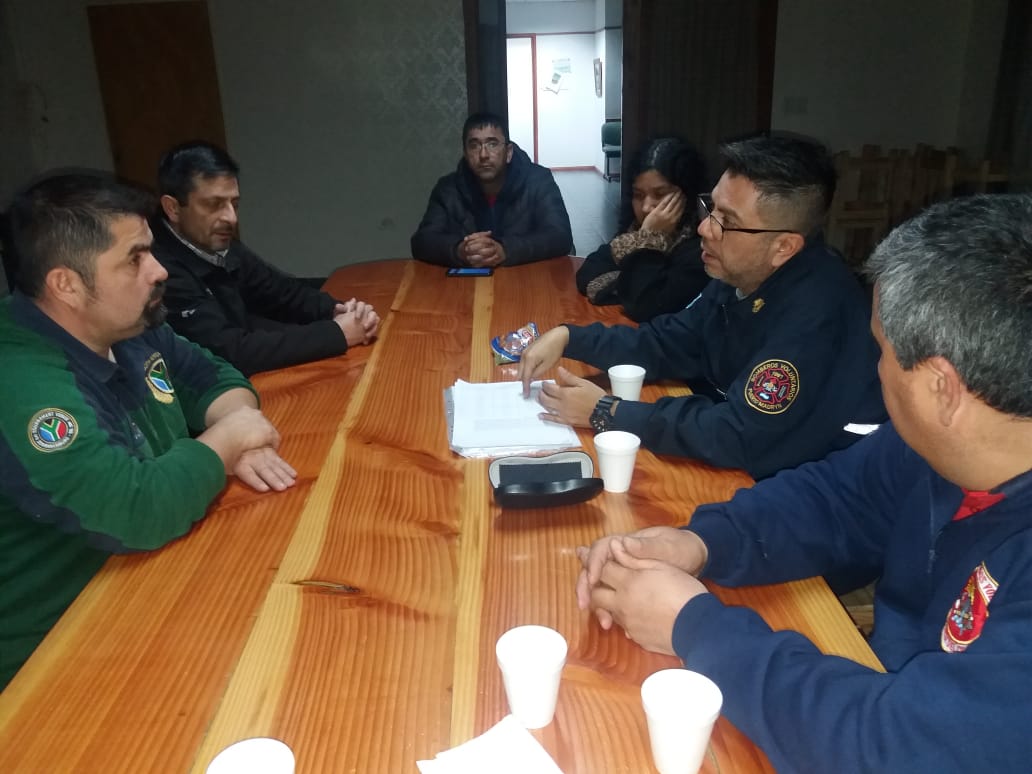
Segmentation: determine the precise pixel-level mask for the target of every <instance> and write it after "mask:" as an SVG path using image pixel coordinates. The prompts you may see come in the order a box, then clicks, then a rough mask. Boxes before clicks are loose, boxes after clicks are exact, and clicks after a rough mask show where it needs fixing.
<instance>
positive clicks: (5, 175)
mask: <svg viewBox="0 0 1032 774" xmlns="http://www.w3.org/2000/svg"><path fill="white" fill-rule="evenodd" d="M88 4H89V3H88V2H87V0H8V2H7V3H5V12H6V17H7V20H8V21H9V23H10V37H11V38H12V39H13V40H14V41H15V45H14V49H13V50H14V61H13V62H10V61H7V60H5V59H3V58H0V81H2V82H4V83H5V84H6V83H9V82H12V81H13V82H16V83H18V84H19V87H18V93H19V94H26V95H28V96H27V97H24V98H21V99H17V98H13V97H11V96H10V95H9V94H8V92H9V89H7V88H6V87H5V88H4V89H3V90H0V100H3V101H2V102H0V113H2V114H3V115H4V116H5V117H4V119H3V123H0V127H3V128H4V129H6V128H7V124H8V118H7V116H8V115H9V111H13V112H14V114H15V115H16V119H15V121H14V123H15V124H17V125H18V126H22V128H21V129H18V128H17V126H16V127H15V131H14V132H13V134H12V135H11V136H10V137H12V138H13V139H9V136H8V135H7V133H6V132H5V134H4V137H5V143H7V142H13V143H14V144H18V143H22V144H26V143H27V144H28V145H29V147H30V154H29V155H30V159H29V162H28V163H27V164H26V163H24V157H21V160H22V163H21V164H20V165H19V164H18V163H17V160H12V159H10V158H8V156H7V154H6V153H5V154H4V155H0V163H2V164H3V166H2V167H0V181H2V182H3V187H4V190H3V191H2V192H0V193H2V194H3V198H4V200H5V201H6V199H7V198H8V197H9V195H10V192H11V191H13V190H14V187H15V186H16V185H18V184H20V182H21V181H22V180H23V179H24V176H25V174H26V173H29V172H33V173H34V172H37V171H39V170H42V169H45V168H49V167H54V166H66V165H76V166H93V167H99V168H106V169H110V168H111V153H110V149H109V147H108V142H107V131H106V127H105V125H104V116H103V108H102V105H101V102H100V93H99V87H98V85H97V79H96V71H95V68H94V64H93V54H92V48H91V44H90V38H89V27H88V22H87V20H86V12H85V8H86V6H87V5H88ZM208 8H209V15H210V17H211V26H212V38H213V42H214V46H215V59H216V67H217V70H218V77H219V84H220V89H221V92H222V98H223V115H224V118H225V124H226V136H227V143H228V145H229V148H230V150H231V152H232V153H233V154H234V155H235V156H236V157H237V159H238V161H239V162H240V163H241V166H242V168H243V169H242V177H241V184H242V192H243V207H244V208H243V211H242V215H241V218H242V221H241V222H242V226H243V229H244V232H245V234H246V237H247V240H248V242H249V244H251V245H252V246H253V247H254V248H256V249H257V250H258V251H259V252H260V253H261V254H262V255H263V256H265V257H266V258H268V259H269V260H270V261H272V262H274V263H277V264H279V265H280V266H282V267H283V268H286V269H288V270H289V271H292V272H294V273H296V274H300V275H320V274H326V273H328V272H330V271H332V269H333V268H334V267H336V266H338V265H341V264H343V263H349V262H356V261H363V260H369V259H372V258H382V257H401V256H405V255H408V254H409V247H408V239H409V236H410V235H411V233H412V231H413V230H415V227H416V225H417V224H418V221H419V218H420V217H421V215H422V213H423V209H424V207H425V205H426V199H427V195H428V193H429V191H430V188H431V187H432V185H433V183H434V181H435V180H436V179H437V177H439V176H440V175H442V174H444V173H446V172H447V171H449V170H451V169H453V168H454V166H455V164H456V163H457V161H458V159H459V158H460V156H461V140H460V137H459V133H460V130H461V126H462V121H463V120H464V118H465V116H466V104H467V103H466V86H465V84H466V80H465V48H464V45H465V44H464V38H463V26H462V3H461V2H459V0H449V2H441V1H440V0H378V2H376V3H372V4H352V3H326V2H322V1H321V0H298V1H297V2H293V3H291V4H290V5H289V7H287V6H285V5H284V4H283V3H280V2H274V1H273V0H209V2H208ZM14 181H17V182H14Z"/></svg>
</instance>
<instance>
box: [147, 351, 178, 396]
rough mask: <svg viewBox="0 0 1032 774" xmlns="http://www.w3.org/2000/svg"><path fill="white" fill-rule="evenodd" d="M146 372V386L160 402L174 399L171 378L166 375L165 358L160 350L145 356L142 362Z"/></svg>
mask: <svg viewBox="0 0 1032 774" xmlns="http://www.w3.org/2000/svg"><path fill="white" fill-rule="evenodd" d="M143 370H144V372H145V374H146V380H147V386H148V387H149V388H150V391H151V394H152V395H153V396H154V397H155V398H157V399H158V400H159V401H160V402H162V403H171V402H172V401H174V400H175V397H174V396H175V389H173V387H172V380H171V379H170V378H169V375H168V367H167V366H166V365H165V358H163V357H162V356H161V353H160V352H155V353H154V354H153V355H151V356H150V357H148V358H147V362H145V363H144V364H143Z"/></svg>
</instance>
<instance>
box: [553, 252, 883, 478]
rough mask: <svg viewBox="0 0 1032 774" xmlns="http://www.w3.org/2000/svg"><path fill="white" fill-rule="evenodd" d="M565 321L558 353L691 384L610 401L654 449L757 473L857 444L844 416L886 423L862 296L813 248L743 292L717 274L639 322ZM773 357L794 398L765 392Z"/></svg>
mask: <svg viewBox="0 0 1032 774" xmlns="http://www.w3.org/2000/svg"><path fill="white" fill-rule="evenodd" d="M568 327H569V329H570V343H569V345H568V346H567V347H566V351H565V353H564V354H565V356H566V357H570V358H574V359H576V360H581V361H584V362H586V363H590V364H591V365H593V366H596V367H598V368H602V369H606V368H609V367H610V366H612V365H616V364H618V363H636V364H638V365H640V366H643V367H644V368H645V370H646V379H650V380H654V379H678V380H681V381H684V382H687V383H688V385H689V386H690V387H691V388H692V391H693V393H694V394H693V395H691V396H687V397H680V398H661V399H660V400H658V401H656V402H655V403H642V402H638V401H620V403H619V404H618V406H617V409H616V414H615V417H614V419H615V423H614V426H615V429H618V430H627V431H629V432H632V433H634V434H635V435H637V436H639V437H640V438H641V440H642V444H643V445H644V446H645V447H646V448H648V449H650V450H652V451H653V452H656V453H659V454H677V455H682V456H686V457H694V458H696V459H701V460H704V461H706V462H709V463H711V464H713V465H717V466H719V467H726V468H744V469H745V470H747V471H748V472H749V473H750V475H752V476H753V477H754V478H763V477H765V476H770V475H773V474H774V473H776V472H777V471H779V470H783V469H785V468H792V467H795V466H796V465H799V464H800V463H803V462H808V461H810V460H817V459H821V458H823V457H825V456H826V455H827V454H828V453H829V452H831V451H834V450H836V449H842V448H844V447H846V446H848V445H849V444H851V443H853V442H854V441H856V440H857V439H858V438H859V437H860V436H858V435H855V434H853V433H847V432H845V431H844V430H843V427H844V426H845V425H846V424H847V423H850V422H857V423H869V424H877V423H879V422H883V421H885V419H886V418H887V416H886V414H885V408H884V406H883V404H882V398H881V386H880V384H879V381H878V346H877V344H876V343H875V341H874V338H873V337H872V336H871V332H870V311H869V308H868V305H867V302H866V300H865V297H864V294H863V291H862V289H861V288H860V286H859V283H858V282H857V281H856V279H855V278H854V277H853V275H852V274H851V273H850V271H849V270H848V269H847V268H846V267H845V266H844V265H843V263H842V261H841V260H840V259H839V257H838V256H837V255H836V254H835V253H833V252H831V251H830V250H828V249H827V248H826V247H824V246H823V245H822V244H820V243H817V244H810V245H808V246H807V247H806V248H805V249H804V250H803V251H802V252H800V253H799V254H798V255H796V256H795V257H793V258H792V259H791V260H790V261H789V262H788V263H786V264H785V265H784V266H783V267H781V268H780V269H779V270H777V271H776V272H774V274H772V275H771V276H770V277H769V278H768V279H767V280H766V281H765V282H764V283H763V284H762V285H761V286H760V287H759V288H758V289H757V290H756V291H755V292H754V293H752V294H750V295H749V296H746V297H745V298H743V299H738V298H737V296H736V292H735V289H734V288H733V287H731V286H730V285H727V284H725V283H723V282H719V281H716V280H714V281H712V282H710V283H709V285H707V286H706V288H705V289H704V290H703V291H702V294H701V295H700V296H699V297H698V299H696V300H695V302H693V303H692V305H691V306H689V307H688V308H687V309H685V310H683V311H680V312H675V313H673V314H667V315H661V316H659V317H656V318H654V319H653V320H652V321H651V322H649V323H646V324H644V325H642V326H641V327H640V328H632V327H629V326H614V327H610V328H607V327H605V326H603V325H602V324H601V323H594V324H592V325H589V326H586V327H580V326H575V325H571V326H568ZM772 363H780V364H784V365H785V366H786V369H787V368H790V369H791V371H794V374H795V377H794V388H795V390H796V393H795V397H794V398H793V399H789V400H785V399H784V397H782V398H781V399H780V400H779V398H778V396H776V395H770V396H766V395H763V394H761V393H762V390H761V384H760V383H762V382H763V381H765V377H764V376H762V374H764V373H765V372H766V373H770V374H776V368H775V369H774V370H770V369H766V368H764V366H765V365H767V364H772ZM790 381H791V380H790V379H787V380H786V379H782V386H783V387H789V388H791V387H792V385H791V384H790Z"/></svg>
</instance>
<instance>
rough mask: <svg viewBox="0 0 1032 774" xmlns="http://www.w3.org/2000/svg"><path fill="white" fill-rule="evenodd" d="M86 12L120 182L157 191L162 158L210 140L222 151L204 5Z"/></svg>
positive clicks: (196, 1)
mask: <svg viewBox="0 0 1032 774" xmlns="http://www.w3.org/2000/svg"><path fill="white" fill-rule="evenodd" d="M86 10H87V14H88V17H89V23H90V37H91V39H92V41H93V57H94V61H95V63H96V66H97V77H98V78H99V80H100V93H101V98H102V100H103V103H104V116H105V118H106V120H107V130H108V140H109V142H110V143H111V155H112V157H113V159H114V166H115V172H116V173H117V174H118V175H119V176H120V177H123V178H126V179H128V180H132V181H134V182H137V183H141V184H143V185H146V186H148V187H153V186H154V184H155V177H156V175H157V169H158V161H159V159H160V158H161V154H162V153H164V152H165V151H166V150H168V149H169V148H171V147H172V146H173V145H176V144H178V143H181V142H185V141H187V140H207V141H209V142H213V143H216V144H218V145H220V146H223V147H225V144H226V130H225V128H224V125H223V121H222V100H221V97H220V95H219V83H218V77H217V76H216V72H215V53H214V49H213V47H212V40H211V27H210V25H209V22H208V6H207V3H206V2H203V0H189V1H188V2H168V3H131V4H125V5H91V6H89V7H88V8H87V9H86Z"/></svg>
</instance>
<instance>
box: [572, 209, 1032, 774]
mask: <svg viewBox="0 0 1032 774" xmlns="http://www.w3.org/2000/svg"><path fill="white" fill-rule="evenodd" d="M868 270H869V272H870V276H871V277H872V278H873V279H874V280H875V281H876V285H875V302H874V310H875V314H874V319H873V322H872V329H873V332H874V335H875V338H876V339H877V340H878V343H879V344H880V346H881V361H880V364H879V373H880V375H881V380H882V389H883V391H884V394H885V405H886V406H887V408H888V411H889V416H890V418H891V424H887V425H885V426H883V427H882V428H881V429H880V430H878V431H877V432H876V433H874V434H873V435H871V436H870V437H868V438H867V439H865V440H864V441H862V442H860V443H858V444H856V445H854V446H852V447H851V448H850V449H848V450H845V451H842V452H839V453H837V454H834V455H832V456H830V457H829V458H828V459H827V460H824V461H821V462H816V463H812V464H810V465H805V466H803V467H801V468H799V469H798V470H794V471H789V472H786V473H784V474H782V475H780V476H778V477H776V478H774V479H771V480H769V481H764V482H761V483H760V484H757V485H756V486H755V487H753V488H752V489H749V490H743V491H741V492H739V493H738V494H737V495H736V496H735V497H734V499H732V500H731V501H730V502H729V503H723V504H719V505H705V506H702V507H700V508H698V509H696V511H695V513H694V514H693V515H692V518H691V525H690V527H689V528H686V529H681V530H677V529H673V528H670V527H649V528H647V529H644V530H641V531H639V532H636V533H633V534H632V535H625V536H619V537H618V536H612V537H607V538H602V539H601V540H599V541H596V542H595V544H594V545H593V546H592V547H591V548H590V549H588V548H581V549H579V555H580V557H581V560H582V562H583V570H582V572H581V575H580V577H579V579H578V582H577V595H578V599H579V602H580V604H581V606H582V607H588V606H590V607H592V608H594V609H595V611H596V614H597V616H598V619H599V621H600V622H601V624H602V626H603V627H604V628H609V627H611V626H612V624H613V623H617V624H618V625H620V626H622V627H623V628H624V630H625V631H626V632H627V634H628V636H630V637H632V638H633V639H634V640H635V641H637V642H638V643H639V644H641V645H642V646H643V647H645V648H647V649H649V650H653V651H657V652H662V653H669V654H675V655H677V656H678V657H679V658H680V659H681V660H682V662H683V663H684V665H685V666H686V667H687V668H689V669H693V670H695V671H698V672H702V673H703V674H705V675H707V676H709V677H710V678H712V679H713V680H714V681H715V682H716V683H717V685H719V686H720V688H721V690H722V691H723V694H724V710H723V711H724V714H725V715H726V716H727V718H728V719H729V720H731V721H732V722H733V723H734V724H735V725H736V726H737V727H738V728H739V729H741V730H742V731H743V732H745V733H746V734H747V735H748V736H749V737H750V738H751V739H752V740H753V741H754V742H755V743H756V744H758V745H759V746H760V747H761V748H762V749H763V750H764V751H765V752H766V753H767V755H768V756H769V757H770V759H771V762H772V763H773V764H774V767H775V768H776V769H777V770H778V771H779V772H783V773H787V774H791V773H792V772H800V773H802V772H807V773H809V772H815V771H835V772H840V773H846V774H848V773H849V772H879V773H881V774H884V773H885V772H908V773H909V772H941V771H993V772H1011V771H1013V772H1017V771H1027V770H1028V765H1029V760H1032V736H1030V735H1029V733H1028V727H1027V726H1028V718H1029V717H1030V716H1032V692H1030V691H1029V684H1030V682H1032V646H1030V643H1032V390H1030V389H1029V385H1030V382H1029V379H1030V377H1029V375H1030V374H1032V347H1030V346H1029V342H1030V341H1032V197H1030V196H1027V195H1021V196H1018V195H1010V196H978V197H972V198H967V199H957V200H953V201H949V202H946V203H943V204H939V205H936V206H935V207H932V208H931V209H929V210H928V211H926V212H925V213H923V214H922V215H920V216H918V217H917V218H915V219H914V220H912V221H909V222H908V223H905V224H903V225H902V226H900V227H899V228H897V229H896V230H895V231H893V232H892V233H891V234H890V235H889V236H888V238H887V239H886V240H885V241H884V242H882V243H881V244H880V245H879V246H878V248H877V249H876V251H875V253H874V255H873V256H872V258H871V259H870V260H869V262H868ZM844 568H845V569H846V570H847V571H848V572H851V573H857V574H866V575H868V576H870V577H878V578H879V581H878V584H877V588H876V592H875V602H874V620H875V628H874V632H873V634H872V636H871V639H870V644H871V647H872V649H873V650H874V652H875V653H876V654H877V656H878V657H879V659H881V662H882V664H883V665H884V667H885V670H886V673H884V674H883V673H881V672H878V671H875V670H872V669H869V668H867V667H865V666H861V665H859V664H856V663H853V662H850V661H847V660H845V659H842V658H838V657H835V656H827V655H823V654H821V653H820V652H819V651H818V650H817V648H816V647H815V646H814V645H813V644H812V643H811V642H810V641H809V640H807V639H806V638H805V637H803V636H802V635H800V634H798V633H796V632H791V631H782V632H774V631H771V629H770V628H769V627H768V626H767V625H766V624H765V623H764V622H763V620H762V619H761V618H760V617H759V616H758V615H756V614H755V613H754V612H752V611H750V610H748V609H746V608H741V607H726V606H724V605H723V604H721V602H720V601H719V600H718V599H717V598H716V597H715V596H713V595H712V594H709V593H707V589H706V587H705V586H703V584H702V583H701V582H700V581H699V580H698V578H700V577H705V578H707V579H709V580H712V581H714V582H716V583H720V584H723V585H725V586H738V585H746V584H764V583H783V582H786V581H790V580H793V579H797V578H804V577H808V576H812V575H822V574H825V575H826V574H828V573H837V572H840V571H842V570H843V569H844Z"/></svg>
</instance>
